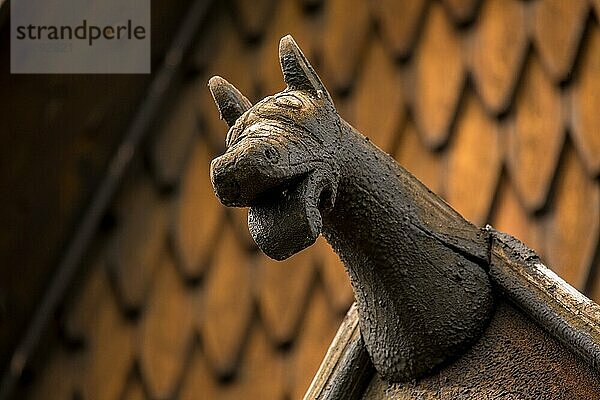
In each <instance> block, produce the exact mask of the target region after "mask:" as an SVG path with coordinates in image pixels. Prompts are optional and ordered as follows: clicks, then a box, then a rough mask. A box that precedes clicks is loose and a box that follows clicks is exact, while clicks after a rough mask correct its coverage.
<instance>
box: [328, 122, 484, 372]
mask: <svg viewBox="0 0 600 400" xmlns="http://www.w3.org/2000/svg"><path fill="white" fill-rule="evenodd" d="M342 125H343V127H342V133H343V135H342V137H343V140H342V146H341V149H340V153H339V162H340V178H339V179H340V180H339V186H338V191H337V196H336V200H335V206H334V207H333V208H332V209H331V210H329V211H325V212H324V213H323V233H324V236H325V237H326V239H327V240H328V241H329V242H330V244H331V245H332V247H333V248H334V250H335V251H336V253H337V254H338V255H339V256H340V258H341V259H342V261H343V263H344V265H345V267H346V269H347V272H348V274H349V276H350V281H351V283H352V287H353V290H354V293H355V297H356V301H357V305H358V308H359V315H360V327H361V333H362V336H363V339H364V341H365V345H366V347H367V350H368V351H369V353H370V355H371V358H372V360H373V362H374V365H375V367H376V368H377V370H378V371H379V373H380V374H381V375H382V376H383V377H384V378H387V379H388V380H392V381H404V380H408V379H413V378H416V377H418V376H421V375H423V374H424V373H427V372H428V371H430V370H431V369H433V368H435V367H436V366H438V365H440V364H443V363H444V362H446V361H447V360H450V359H452V358H454V357H456V356H458V355H460V354H462V353H463V352H464V351H465V350H466V349H467V348H468V347H469V346H470V345H471V344H472V343H473V341H474V340H476V339H477V338H478V337H479V335H480V334H481V333H482V332H483V329H484V328H485V326H486V325H487V321H488V319H489V317H490V316H491V313H492V309H493V299H492V294H491V287H490V284H489V281H488V277H487V274H486V271H485V268H486V266H487V263H488V247H489V246H488V240H487V235H486V232H485V231H483V230H480V229H478V228H476V227H475V226H473V225H472V224H470V223H469V222H467V221H466V220H464V219H463V218H462V217H461V216H460V215H459V214H458V213H457V212H456V211H454V210H453V209H452V208H451V207H450V206H449V205H448V204H446V203H445V202H444V201H443V200H441V199H440V198H439V197H437V196H436V195H435V194H433V193H432V192H431V191H430V190H429V189H427V188H426V187H425V186H424V185H423V184H421V183H420V182H419V181H418V180H417V179H416V178H414V177H413V176H412V175H411V174H409V173H408V172H407V171H406V170H404V169H403V168H402V167H400V166H399V165H398V164H397V163H396V162H395V161H394V160H393V159H392V157H390V156H389V155H387V154H385V153H384V152H383V151H381V150H380V149H379V148H377V147H376V146H374V145H373V144H372V143H371V142H370V141H369V140H368V139H367V138H365V137H364V136H363V135H361V134H360V133H359V132H357V131H356V130H355V129H354V128H352V127H351V126H350V125H349V124H347V123H345V122H343V123H342Z"/></svg>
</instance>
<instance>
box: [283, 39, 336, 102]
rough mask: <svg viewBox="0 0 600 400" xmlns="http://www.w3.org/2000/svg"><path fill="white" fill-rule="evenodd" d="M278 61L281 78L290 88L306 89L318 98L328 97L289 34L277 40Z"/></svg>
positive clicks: (321, 83)
mask: <svg viewBox="0 0 600 400" xmlns="http://www.w3.org/2000/svg"><path fill="white" fill-rule="evenodd" d="M279 62H280V63H281V71H282V72H283V80H284V81H285V83H286V84H287V85H288V87H289V88H290V89H295V90H306V91H308V92H310V93H312V94H314V95H315V96H317V97H319V98H320V97H322V96H326V97H327V98H329V93H327V89H325V85H323V82H321V79H320V78H319V76H318V75H317V73H316V72H315V70H314V69H313V67H312V66H311V65H310V63H309V62H308V60H307V59H306V57H305V56H304V54H303V53H302V50H300V47H298V45H297V44H296V41H295V40H294V38H292V36H291V35H287V36H284V37H282V38H281V40H280V41H279Z"/></svg>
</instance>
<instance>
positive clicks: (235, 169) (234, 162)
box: [210, 141, 284, 207]
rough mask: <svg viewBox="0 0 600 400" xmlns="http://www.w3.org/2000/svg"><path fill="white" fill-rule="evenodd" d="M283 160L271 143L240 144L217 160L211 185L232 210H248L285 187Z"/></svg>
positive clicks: (212, 172) (212, 173)
mask: <svg viewBox="0 0 600 400" xmlns="http://www.w3.org/2000/svg"><path fill="white" fill-rule="evenodd" d="M283 167H284V166H283V165H281V156H280V152H279V151H278V150H277V148H276V147H275V146H274V145H272V144H271V143H268V142H259V141H252V142H248V143H240V144H238V145H237V146H235V147H234V148H230V149H229V150H228V151H227V152H226V153H225V154H223V155H222V156H220V157H217V158H215V159H214V160H213V161H212V162H211V165H210V176H211V182H212V184H213V188H214V191H215V194H216V195H217V197H218V198H219V200H220V201H221V202H222V203H223V204H224V205H226V206H229V207H247V206H250V205H252V202H253V201H254V200H256V198H257V197H258V196H260V195H261V194H263V193H264V192H266V191H267V190H269V189H271V188H273V187H276V186H278V185H280V184H282V183H283V181H282V180H283V179H284V174H283V169H282V168H283Z"/></svg>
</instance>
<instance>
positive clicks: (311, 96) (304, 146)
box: [209, 36, 341, 260]
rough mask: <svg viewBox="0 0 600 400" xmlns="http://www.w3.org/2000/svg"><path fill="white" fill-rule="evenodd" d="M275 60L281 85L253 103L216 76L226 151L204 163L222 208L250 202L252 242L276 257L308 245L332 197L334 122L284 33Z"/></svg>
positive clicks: (328, 103) (321, 89)
mask: <svg viewBox="0 0 600 400" xmlns="http://www.w3.org/2000/svg"><path fill="white" fill-rule="evenodd" d="M279 57H280V62H281V69H282V71H283V77H284V80H285V82H286V84H287V88H286V89H285V90H284V91H282V92H280V93H277V94H275V95H273V96H269V97H266V98H265V99H263V100H261V101H260V102H258V103H257V104H255V105H254V106H252V105H251V103H250V102H249V101H248V100H247V99H246V97H244V96H243V95H242V94H241V93H240V92H239V91H238V90H237V89H236V88H235V87H234V86H233V85H231V84H230V83H229V82H227V81H226V80H225V79H223V78H221V77H218V76H215V77H213V78H212V79H211V80H210V81H209V87H210V90H211V92H212V95H213V97H214V100H215V103H216V104H217V107H218V108H219V111H220V114H221V118H222V119H224V120H225V121H226V122H227V124H228V125H229V127H230V129H229V132H228V134H227V139H226V145H227V150H226V152H225V154H223V155H222V156H221V157H219V158H217V159H215V160H213V162H212V164H211V179H212V183H213V186H214V189H215V193H216V195H217V197H218V198H219V199H220V200H221V202H222V203H223V204H225V205H227V206H235V207H250V212H249V218H248V225H249V228H250V232H251V234H252V236H253V238H254V240H255V241H256V243H257V244H258V246H259V247H260V248H261V250H262V251H264V252H265V253H266V254H267V255H269V256H270V257H272V258H274V259H277V260H282V259H285V258H287V257H290V256H291V255H293V254H295V253H297V252H298V251H300V250H302V249H304V248H306V247H308V246H310V245H311V244H313V243H314V242H315V240H316V239H317V237H318V236H319V234H320V233H321V228H322V218H321V213H320V211H319V207H321V206H324V207H326V206H332V205H333V203H334V201H335V195H336V190H337V183H338V175H339V166H338V162H337V160H336V154H338V148H339V144H340V140H341V129H340V124H341V122H340V118H339V116H338V114H337V112H336V110H335V108H334V105H333V101H332V100H331V96H330V95H329V93H328V92H327V89H325V86H324V85H323V83H322V82H321V79H319V77H318V76H317V74H316V73H315V71H314V69H313V68H312V66H311V65H310V64H309V62H308V61H307V60H306V57H305V56H304V54H302V51H301V50H300V48H299V47H298V45H297V44H296V42H295V41H294V39H293V38H292V37H291V36H286V37H284V38H282V39H281V42H280V44H279Z"/></svg>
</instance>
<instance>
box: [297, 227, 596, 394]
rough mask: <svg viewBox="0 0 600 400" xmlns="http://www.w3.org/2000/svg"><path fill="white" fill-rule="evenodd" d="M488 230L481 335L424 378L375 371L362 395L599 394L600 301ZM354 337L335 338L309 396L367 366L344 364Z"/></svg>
mask: <svg viewBox="0 0 600 400" xmlns="http://www.w3.org/2000/svg"><path fill="white" fill-rule="evenodd" d="M490 234H491V236H492V238H493V240H492V250H491V251H492V253H491V264H490V270H489V274H490V276H491V278H492V282H493V284H494V289H495V290H494V292H495V296H496V297H497V308H496V311H495V314H494V316H493V317H492V320H491V322H490V325H489V327H488V328H487V330H486V331H485V332H484V334H483V336H482V337H481V338H480V339H479V341H478V342H477V343H475V344H474V346H473V347H472V348H471V349H470V350H468V351H467V352H466V353H465V354H464V355H463V356H462V357H461V358H459V359H458V360H456V362H454V363H451V364H449V365H447V366H445V367H443V368H442V369H440V370H438V371H437V372H435V373H434V374H433V375H430V376H427V377H425V378H423V379H420V380H416V381H412V382H410V383H405V384H400V383H398V384H393V383H392V384H390V383H387V382H386V381H384V380H383V379H382V378H381V376H380V375H375V376H374V377H373V379H372V381H371V382H370V383H369V384H368V386H364V387H363V389H364V390H365V392H364V393H363V395H362V397H361V398H365V399H414V398H419V399H472V398H474V399H497V398H502V399H506V398H508V399H565V400H567V399H590V400H591V399H597V398H598V397H599V396H600V373H599V370H598V354H599V349H600V306H598V304H596V303H594V302H593V301H591V300H589V299H588V298H586V297H585V296H583V295H582V294H581V293H579V292H577V291H576V290H575V289H574V288H572V287H571V286H570V285H568V284H567V283H565V282H564V281H563V280H562V279H561V278H559V277H558V276H556V275H555V274H554V273H553V272H551V271H550V270H549V269H548V268H546V267H545V266H544V265H543V264H541V262H540V260H539V258H538V256H537V255H536V254H535V253H534V252H533V251H531V250H530V249H528V248H527V247H526V246H524V245H523V244H522V243H521V242H519V241H518V240H516V239H515V238H513V237H511V236H509V235H506V234H504V233H501V232H497V231H494V230H493V229H490ZM353 324H355V322H353V320H352V319H351V318H348V319H347V320H346V321H344V323H343V325H342V327H341V328H340V333H339V334H338V335H340V336H343V332H349V331H352V329H354V328H353ZM346 336H349V334H347V333H346ZM340 343H342V345H340ZM349 343H350V341H349V340H346V341H338V342H336V343H335V344H334V345H332V347H331V348H330V351H329V352H328V354H327V357H326V359H325V361H324V364H323V365H322V367H321V369H320V370H319V372H318V374H317V376H316V377H315V379H314V381H313V385H312V387H311V390H312V391H309V392H307V397H305V398H306V399H308V398H316V399H321V398H323V399H324V398H328V397H319V396H318V395H319V394H320V393H321V392H319V391H318V390H315V387H316V388H319V387H321V388H322V387H324V386H325V385H330V386H332V385H333V386H336V385H337V386H338V388H337V390H338V391H342V390H344V388H346V387H347V386H348V385H347V384H346V383H345V382H346V381H347V380H348V378H349V377H351V376H352V373H351V372H350V373H347V374H348V375H347V376H341V375H342V374H343V373H345V371H354V370H356V369H357V368H360V367H361V366H362V365H361V364H359V363H355V364H353V365H352V366H349V365H346V366H345V367H344V368H342V367H341V366H340V365H339V364H340V363H341V360H342V358H343V357H344V354H346V353H347V352H348V348H349V347H350V345H349ZM344 344H346V346H345V347H344ZM326 366H334V367H326ZM353 368H354V369H353ZM321 390H322V389H321ZM342 393H343V392H342ZM311 396H312V397H311ZM339 398H343V397H339Z"/></svg>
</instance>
